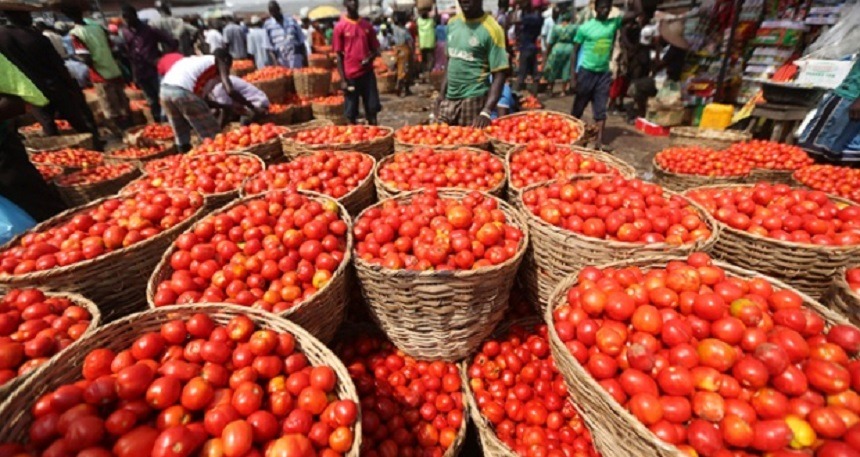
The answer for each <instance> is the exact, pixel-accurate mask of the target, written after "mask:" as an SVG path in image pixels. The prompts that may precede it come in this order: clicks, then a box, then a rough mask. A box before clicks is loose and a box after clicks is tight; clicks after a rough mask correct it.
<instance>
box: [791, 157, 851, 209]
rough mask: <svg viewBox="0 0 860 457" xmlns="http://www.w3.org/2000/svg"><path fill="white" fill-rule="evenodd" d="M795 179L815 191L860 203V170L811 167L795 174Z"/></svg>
mask: <svg viewBox="0 0 860 457" xmlns="http://www.w3.org/2000/svg"><path fill="white" fill-rule="evenodd" d="M794 179H795V180H797V181H798V182H800V183H801V184H803V185H804V186H808V187H811V188H813V189H815V190H820V191H822V192H827V193H828V194H833V195H838V196H840V197H844V198H847V199H849V200H852V201H854V202H857V203H860V169H858V168H850V167H840V166H837V165H809V166H806V167H803V168H801V169H799V170H797V171H795V172H794Z"/></svg>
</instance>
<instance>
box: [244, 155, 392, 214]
mask: <svg viewBox="0 0 860 457" xmlns="http://www.w3.org/2000/svg"><path fill="white" fill-rule="evenodd" d="M318 152H330V153H333V154H361V155H363V156H365V157H369V158H370V160H371V161H372V164H373V167H372V168H371V172H369V173H367V176H365V177H364V178H363V179H362V180H361V181H359V183H358V184H357V185H356V186H355V187H353V188H352V189H351V190H350V191H349V192H347V193H346V194H344V195H343V196H342V197H339V198H335V197H332V196H331V195H328V194H325V193H322V192H316V193H318V194H320V195H323V196H326V197H328V198H331V199H334V200H337V202H338V203H342V201H343V200H348V199H349V198H350V197H352V196H353V195H355V193H356V192H357V191H358V190H359V189H360V188H361V186H363V185H364V184H366V183H367V180H368V179H372V178H373V173H372V170H375V169H376V163H377V160H376V158H375V157H373V156H372V155H370V154H367V153H365V152H361V151H338V150H332V151H329V150H326V149H317V150H314V151H308V152H304V153H302V154H300V155H297V156H295V157H292V158H289V160H288V161H287V162H284V163H290V162H294V161H296V160H297V159H300V158H302V157H306V156H310V155H313V154H316V153H318ZM278 165H281V164H274V165H271V166H269V167H267V168H266V169H265V170H262V171H260V172H259V173H256V174H254V175H251V176H248V177H247V178H245V180H244V181H243V182H242V187H240V188H239V197H241V198H244V197H249V196H252V195H261V194H265V193H266V192H271V191H273V190H284V189H266V190H264V191H263V192H258V193H254V194H252V193H248V192H246V191H245V186H246V185H247V184H248V183H249V182H250V181H251V180H252V179H255V178H257V177H258V176H260V175H261V174H263V173H265V172H267V171H269V169H271V168H272V167H276V166H278ZM308 192H314V191H308Z"/></svg>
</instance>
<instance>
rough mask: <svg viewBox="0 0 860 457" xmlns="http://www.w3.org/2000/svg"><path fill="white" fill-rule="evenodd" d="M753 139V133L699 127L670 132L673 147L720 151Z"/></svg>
mask: <svg viewBox="0 0 860 457" xmlns="http://www.w3.org/2000/svg"><path fill="white" fill-rule="evenodd" d="M751 138H752V134H751V133H749V132H740V131H737V130H713V129H700V128H698V127H672V128H671V129H670V130H669V140H670V142H671V145H672V146H686V145H690V146H699V147H703V148H709V149H718V150H719V149H725V148H726V147H728V146H729V145H731V144H732V143H739V142H742V141H748V140H750V139H751Z"/></svg>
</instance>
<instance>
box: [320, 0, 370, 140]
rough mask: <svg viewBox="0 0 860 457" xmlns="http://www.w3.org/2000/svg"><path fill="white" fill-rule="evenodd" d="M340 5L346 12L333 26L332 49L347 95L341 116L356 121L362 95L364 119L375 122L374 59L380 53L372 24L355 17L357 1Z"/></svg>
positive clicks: (346, 0) (348, 0)
mask: <svg viewBox="0 0 860 457" xmlns="http://www.w3.org/2000/svg"><path fill="white" fill-rule="evenodd" d="M343 6H344V8H346V15H345V16H342V17H341V18H340V21H338V23H337V24H336V25H335V26H334V36H333V38H332V49H333V50H334V51H335V52H336V53H337V71H338V73H340V80H341V88H342V89H343V91H344V94H346V97H345V98H346V100H345V102H344V115H345V116H346V118H347V119H348V120H349V122H350V123H352V124H355V121H356V118H358V99H359V97H361V99H362V100H364V116H365V118H367V122H368V123H369V124H371V125H376V123H377V121H376V115H377V113H379V112H380V111H382V104H380V102H379V89H378V88H377V87H376V75H374V73H373V59H374V58H376V56H378V55H379V41H377V39H376V32H374V30H373V25H371V24H370V22H369V21H368V20H367V19H363V18H360V17H359V16H358V0H344V2H343Z"/></svg>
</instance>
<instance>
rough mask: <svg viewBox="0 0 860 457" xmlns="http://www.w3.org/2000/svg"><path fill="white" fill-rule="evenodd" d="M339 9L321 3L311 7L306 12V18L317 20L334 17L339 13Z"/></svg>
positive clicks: (338, 15)
mask: <svg viewBox="0 0 860 457" xmlns="http://www.w3.org/2000/svg"><path fill="white" fill-rule="evenodd" d="M341 14H342V13H341V11H340V10H339V9H337V8H335V7H333V6H329V5H323V6H318V7H316V8H314V9H312V10H311V11H310V12H309V13H308V19H310V20H312V21H318V20H320V19H336V18H339V17H340V15H341Z"/></svg>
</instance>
